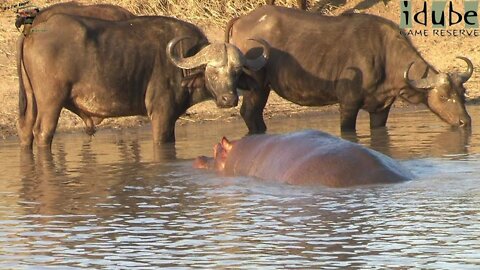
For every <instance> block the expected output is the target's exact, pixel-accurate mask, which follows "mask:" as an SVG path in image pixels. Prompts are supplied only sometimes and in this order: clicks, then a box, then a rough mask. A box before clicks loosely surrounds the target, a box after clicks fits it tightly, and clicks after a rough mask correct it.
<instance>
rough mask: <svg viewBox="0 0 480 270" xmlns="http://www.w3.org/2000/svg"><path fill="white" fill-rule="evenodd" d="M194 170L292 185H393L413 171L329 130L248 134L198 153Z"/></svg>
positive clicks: (409, 175) (406, 177)
mask: <svg viewBox="0 0 480 270" xmlns="http://www.w3.org/2000/svg"><path fill="white" fill-rule="evenodd" d="M194 167H195V168H201V169H212V170H215V171H217V172H218V173H220V174H221V175H224V176H252V177H256V178H258V179H261V180H267V181H277V182H281V183H286V184H293V185H325V186H329V187H348V186H355V185H365V184H377V183H396V182H401V181H406V180H409V179H412V178H413V175H412V174H411V173H410V172H408V171H407V170H406V169H405V168H403V167H402V166H401V165H400V164H399V163H398V162H397V161H395V160H393V159H392V158H390V157H388V156H386V155H384V154H382V153H379V152H377V151H374V150H372V149H369V148H367V147H364V146H362V145H359V144H355V143H352V142H349V141H346V140H343V139H341V138H338V137H335V136H332V135H330V134H328V133H324V132H320V131H314V130H306V131H300V132H295V133H289V134H284V135H252V136H247V137H244V138H242V139H240V140H237V141H232V142H230V141H229V140H228V139H226V138H225V137H224V138H222V140H221V142H220V143H218V144H217V145H215V146H214V157H213V158H209V157H205V156H200V157H198V158H197V159H196V160H195V161H194Z"/></svg>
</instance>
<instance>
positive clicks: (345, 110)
mask: <svg viewBox="0 0 480 270" xmlns="http://www.w3.org/2000/svg"><path fill="white" fill-rule="evenodd" d="M359 110H360V106H359V105H357V104H340V129H341V130H342V131H349V130H355V127H356V124H357V115H358V111H359Z"/></svg>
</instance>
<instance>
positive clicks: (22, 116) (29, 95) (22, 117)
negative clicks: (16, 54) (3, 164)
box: [17, 69, 37, 150]
mask: <svg viewBox="0 0 480 270" xmlns="http://www.w3.org/2000/svg"><path fill="white" fill-rule="evenodd" d="M21 72H23V78H25V77H26V74H25V71H24V70H23V69H22V71H21ZM24 87H25V89H24V91H25V92H24V96H23V95H19V98H21V99H22V98H23V100H22V101H19V104H20V105H19V110H20V111H19V118H18V122H17V132H18V137H19V139H20V147H21V148H22V149H25V150H29V149H32V144H33V126H34V125H35V119H36V118H37V106H36V102H35V96H34V95H33V91H32V89H31V87H30V85H29V84H25V85H24ZM21 110H24V111H21Z"/></svg>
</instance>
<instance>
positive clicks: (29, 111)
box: [19, 14, 245, 148]
mask: <svg viewBox="0 0 480 270" xmlns="http://www.w3.org/2000/svg"><path fill="white" fill-rule="evenodd" d="M182 36H185V37H188V39H185V40H183V41H182V42H181V46H177V47H178V48H176V53H177V54H178V55H182V56H185V57H193V56H194V55H195V54H196V53H197V52H202V51H203V50H204V49H207V48H208V47H209V46H210V44H209V43H208V40H207V38H206V37H205V35H204V34H203V33H202V31H201V30H199V29H198V28H197V27H196V26H194V25H192V24H190V23H187V22H184V21H180V20H177V19H174V18H169V17H160V16H159V17H136V18H133V19H130V20H125V21H116V22H110V21H105V20H99V19H93V18H86V17H80V16H69V15H63V14H57V15H53V16H52V17H50V18H49V19H48V20H47V21H45V22H43V23H39V24H38V25H35V26H34V27H33V28H32V34H31V35H29V36H28V37H26V38H25V40H24V45H23V54H22V55H23V66H22V68H21V69H20V70H21V71H20V72H21V73H22V83H23V84H24V85H25V89H24V95H23V96H24V97H25V102H24V104H26V105H25V106H23V107H21V108H20V109H21V110H20V120H19V133H20V138H21V144H22V145H23V146H25V147H27V148H31V145H32V140H33V137H34V138H35V143H36V144H37V146H39V147H50V146H51V142H52V138H53V135H54V132H55V129H56V125H57V121H58V117H59V114H60V111H61V110H62V108H67V109H69V110H71V111H73V112H75V113H77V114H78V115H83V118H86V119H92V121H93V120H95V119H103V118H107V117H120V116H131V115H146V116H148V117H150V119H151V120H152V129H153V140H154V142H155V143H163V142H171V141H174V139H175V136H174V127H175V121H176V120H177V119H178V117H179V116H180V115H182V114H183V113H184V112H185V111H186V110H187V108H189V107H190V106H192V105H194V104H196V103H198V102H201V101H203V100H206V99H209V98H212V97H217V99H216V100H215V101H216V102H217V105H219V106H221V107H226V106H234V105H236V102H237V101H238V97H237V96H236V93H235V89H236V87H237V85H236V83H230V84H227V83H225V81H228V80H232V79H235V80H236V79H237V78H238V77H239V75H240V74H239V72H242V68H244V67H243V66H241V65H240V66H238V65H237V63H243V62H245V60H244V59H243V58H242V57H243V55H242V54H241V52H240V51H239V50H238V49H237V48H235V47H234V46H232V45H230V44H223V43H222V44H223V48H226V49H225V50H221V51H218V52H217V54H210V55H209V62H207V63H206V64H205V65H202V66H200V67H198V68H197V69H195V70H194V72H192V74H194V75H193V76H187V77H185V73H184V72H182V69H180V68H178V67H176V66H174V65H173V64H172V62H171V61H169V59H168V57H167V52H166V47H167V44H168V42H169V41H170V40H173V39H174V38H176V37H182ZM212 45H215V44H212ZM217 47H218V46H217ZM234 49H236V51H235V53H234V54H228V53H227V51H231V50H234ZM230 55H234V56H235V57H237V58H233V59H231V58H230ZM240 58H241V59H240ZM219 59H225V60H226V61H225V62H223V61H219ZM210 62H213V63H214V65H213V67H212V66H211V64H210ZM218 63H221V64H218ZM206 67H207V69H206ZM208 67H210V68H209V69H208ZM225 70H226V71H225ZM212 74H213V75H212ZM212 77H215V78H217V80H216V81H212V80H211V79H209V81H212V84H213V86H212V88H209V87H206V86H205V83H204V82H205V80H206V78H212ZM216 83H218V84H222V85H231V88H230V89H222V88H220V87H216V85H215V84H216ZM188 86H191V87H188ZM194 86H195V87H194ZM212 89H213V90H212ZM21 91H22V90H21ZM232 93H233V94H232ZM21 96H22V95H21ZM92 125H93V124H92ZM33 135H34V136H33Z"/></svg>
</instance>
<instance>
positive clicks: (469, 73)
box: [457, 56, 473, 83]
mask: <svg viewBox="0 0 480 270" xmlns="http://www.w3.org/2000/svg"><path fill="white" fill-rule="evenodd" d="M457 58H458V59H462V60H463V61H465V62H467V65H468V68H467V71H466V72H459V73H458V76H459V77H460V78H461V80H462V83H465V82H466V81H468V79H470V77H472V74H473V63H472V61H470V59H468V58H467V57H463V56H457Z"/></svg>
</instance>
